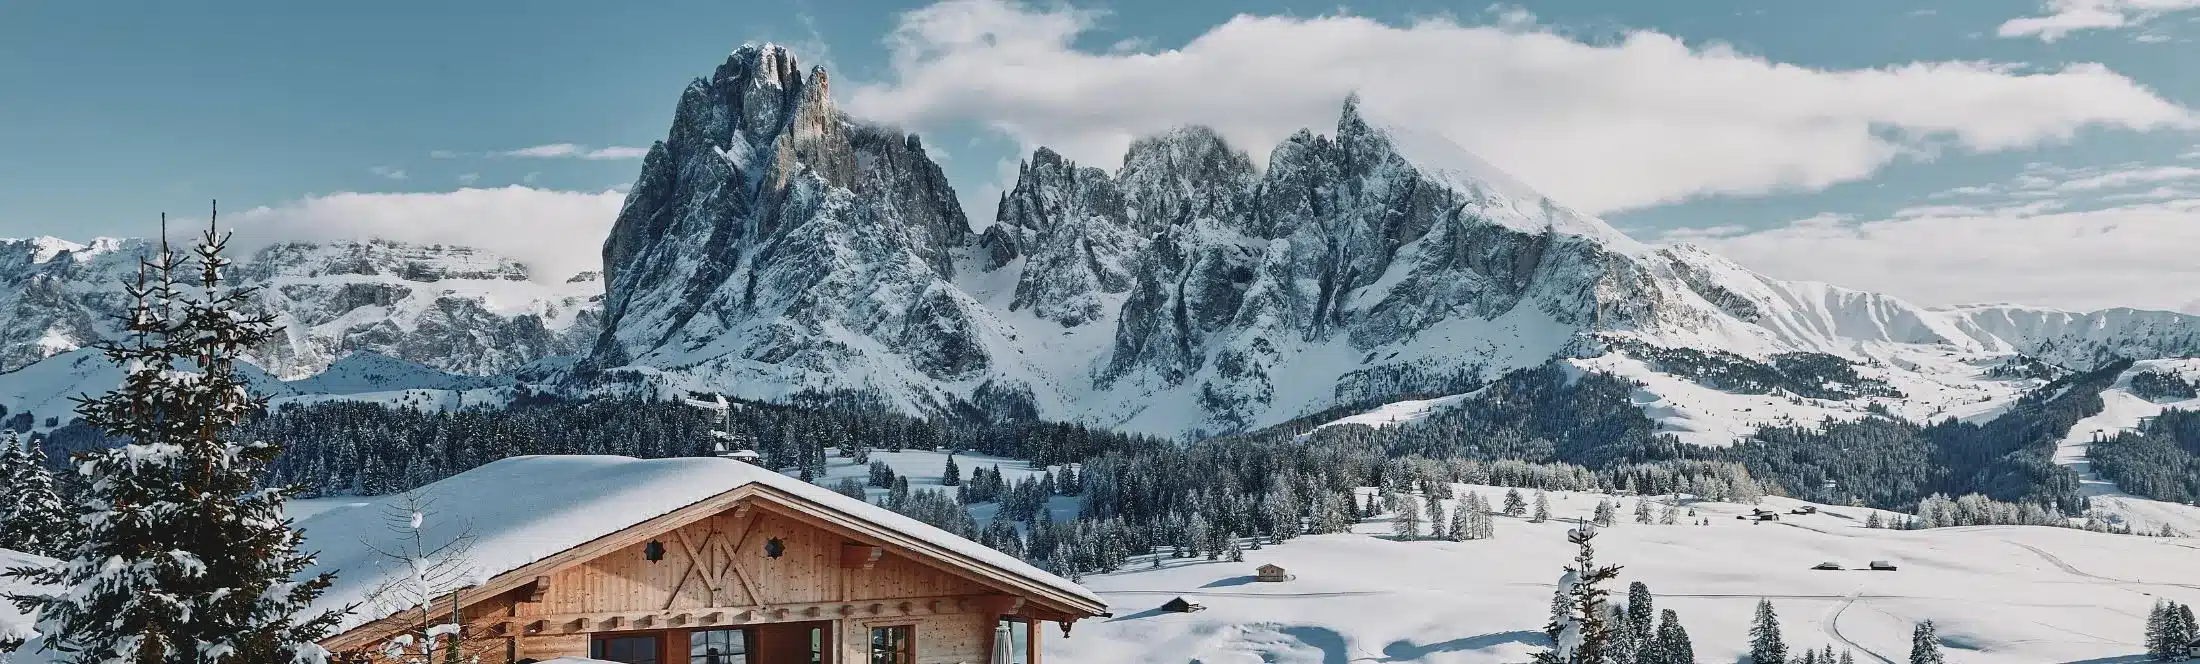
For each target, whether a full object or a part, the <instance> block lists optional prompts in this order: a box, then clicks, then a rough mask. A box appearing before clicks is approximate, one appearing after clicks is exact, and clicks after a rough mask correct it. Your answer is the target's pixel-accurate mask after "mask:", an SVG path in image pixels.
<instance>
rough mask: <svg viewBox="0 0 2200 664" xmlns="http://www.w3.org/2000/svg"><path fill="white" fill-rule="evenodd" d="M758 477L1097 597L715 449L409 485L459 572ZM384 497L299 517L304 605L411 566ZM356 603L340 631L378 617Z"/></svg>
mask: <svg viewBox="0 0 2200 664" xmlns="http://www.w3.org/2000/svg"><path fill="white" fill-rule="evenodd" d="M750 485H762V486H764V487H769V488H771V489H776V490H779V491H783V492H786V493H788V494H793V495H794V496H795V497H798V498H801V499H803V500H807V501H810V502H812V503H816V504H818V505H821V506H823V507H825V508H827V509H831V510H835V511H839V512H842V513H845V514H847V515H849V516H851V517H854V518H857V519H860V520H863V521H866V522H869V523H873V524H876V525H878V526H880V527H882V528H885V529H888V530H891V531H894V532H896V533H899V534H901V535H904V536H907V537H909V538H911V539H915V540H919V541H922V542H924V543H926V544H928V545H932V546H936V547H939V548H941V549H945V550H947V551H950V552H952V553H955V554H958V555H961V556H966V557H968V558H971V559H975V560H976V561H978V562H981V563H984V564H986V565H990V566H992V567H994V568H997V569H999V570H1001V571H1003V572H1006V573H1009V574H1014V575H1017V576H1020V577H1023V578H1025V579H1028V580H1029V581H1031V582H1034V583H1037V584H1040V585H1044V586H1046V587H1048V588H1050V589H1052V590H1055V591H1059V592H1061V593H1065V594H1067V595H1070V596H1074V597H1078V598H1082V599H1085V600H1089V601H1091V602H1093V603H1095V604H1100V605H1103V606H1104V605H1105V601H1104V600H1101V599H1100V598H1099V596H1098V595H1095V594H1093V593H1092V591H1090V590H1086V589H1085V588H1084V587H1082V586H1079V585H1077V584H1075V583H1071V582H1070V581H1068V580H1066V579H1063V578H1061V577H1058V576H1055V575H1053V574H1049V573H1047V572H1045V571H1042V570H1040V569H1038V568H1036V567H1032V566H1031V565H1029V564H1026V563H1024V562H1023V561H1021V560H1018V559H1016V558H1015V557H1013V556H1010V555H1008V554H1004V553H1001V552H999V551H995V550H993V549H991V548H988V547H986V546H983V545H980V544H978V543H976V542H972V541H970V540H966V539H963V538H961V537H957V536H955V535H954V534H952V533H948V532H947V531H944V530H940V529H938V528H935V527H932V526H930V525H927V524H925V523H923V522H920V521H917V520H915V519H911V518H909V517H906V516H902V515H900V514H897V513H894V512H892V511H890V510H887V509H885V508H882V507H878V506H876V505H872V504H870V503H866V502H863V501H861V500H856V499H853V498H849V497H847V496H843V495H841V494H839V493H836V492H833V491H831V490H828V489H826V488H824V487H820V486H816V485H813V484H810V483H807V482H803V481H801V480H798V479H795V478H792V477H788V476H785V475H781V474H779V473H776V472H772V471H771V470H767V469H764V468H760V467H757V466H755V465H752V464H747V463H742V462H740V461H735V460H732V459H720V458H708V457H700V458H678V459H648V460H644V459H635V458H631V457H622V456H522V457H513V458H509V459H504V460H501V461H496V462H493V463H489V464H487V465H483V466H481V467H479V468H475V469H473V470H469V471H466V472H464V473H460V474H458V475H456V476H453V477H450V478H447V479H444V480H442V481H439V482H436V483H434V484H430V485H427V486H425V487H422V488H420V489H419V490H418V491H417V493H419V494H420V495H422V496H424V497H425V498H426V499H427V500H430V501H433V505H432V507H431V509H430V510H429V513H427V514H425V515H424V519H423V523H422V525H421V528H422V529H423V530H424V532H425V536H426V538H427V541H429V542H431V543H434V542H443V541H448V540H449V539H450V538H452V537H455V536H458V535H460V534H461V533H468V532H470V533H471V535H472V537H473V538H474V544H473V548H472V550H471V551H470V552H469V554H468V556H467V558H468V560H469V562H470V564H471V566H472V569H471V574H470V575H469V580H468V582H469V583H481V582H485V581H487V580H488V579H490V578H491V577H494V576H496V575H498V574H503V573H505V572H509V571H512V570H516V569H519V568H520V567H524V566H526V565H528V564H529V563H533V562H535V561H538V560H541V559H543V558H547V557H550V556H551V555H554V554H557V553H559V552H561V551H565V550H567V549H571V548H573V547H576V546H580V545H582V544H585V543H587V542H589V541H590V540H594V539H596V538H599V537H603V536H605V535H610V534H612V533H616V532H619V531H621V530H625V529H627V528H629V527H632V526H635V525H638V524H640V523H642V522H645V521H648V520H650V519H653V518H656V517H658V516H662V515H664V514H668V513H671V512H673V511H676V510H679V509H680V508H683V507H686V506H688V505H692V504H694V503H697V502H699V501H702V500H704V499H707V498H710V497H712V496H716V495H719V494H722V493H725V492H727V491H732V490H734V489H739V488H742V487H746V486H750ZM393 499H394V497H388V496H385V497H380V498H371V499H365V500H362V501H361V502H360V503H358V504H353V505H346V506H343V507H338V508H334V509H330V510H327V511H324V512H320V513H317V514H314V515H312V516H310V517H307V518H305V519H302V520H300V521H299V522H298V524H297V525H298V528H299V529H301V530H303V531H304V532H305V538H306V549H307V550H309V551H314V552H317V553H318V555H319V560H318V562H317V565H316V567H315V568H314V569H312V570H309V571H308V573H309V574H312V573H319V572H322V571H334V572H336V581H335V584H334V585H332V586H330V588H329V590H328V592H326V593H324V594H323V595H322V596H321V598H320V600H319V601H317V602H316V603H315V608H316V609H319V608H335V607H341V606H344V605H348V604H363V602H364V600H365V599H366V598H367V597H368V596H369V595H370V594H371V593H372V592H373V591H374V590H375V589H377V588H381V587H385V586H386V585H388V584H389V582H390V581H392V580H394V579H398V578H401V577H406V576H409V575H410V573H411V572H410V569H409V568H408V567H407V566H406V565H404V564H403V563H402V562H401V561H395V560H390V559H388V558H387V557H385V556H383V555H382V554H379V553H377V552H376V551H375V549H377V548H380V549H383V550H397V549H396V548H395V544H394V541H395V540H396V538H397V537H398V533H397V532H395V531H392V530H390V529H389V528H388V525H387V524H388V522H387V520H388V518H389V516H390V511H389V509H387V507H386V506H387V505H389V504H390V501H392V500H393ZM376 613H378V610H377V609H376V608H375V607H370V606H364V605H362V606H360V607H359V609H358V610H357V611H354V612H353V613H352V614H351V615H349V616H347V617H346V618H345V620H344V621H343V623H342V625H341V627H340V628H339V630H340V631H341V630H349V629H351V628H354V627H358V626H360V625H363V624H365V623H367V622H370V621H372V620H375V619H377V618H381V617H383V616H381V615H373V614H376Z"/></svg>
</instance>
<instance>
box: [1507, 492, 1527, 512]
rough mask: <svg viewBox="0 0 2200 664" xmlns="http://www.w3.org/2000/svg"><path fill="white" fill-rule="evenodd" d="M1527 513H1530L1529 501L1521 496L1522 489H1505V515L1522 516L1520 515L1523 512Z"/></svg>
mask: <svg viewBox="0 0 2200 664" xmlns="http://www.w3.org/2000/svg"><path fill="white" fill-rule="evenodd" d="M1527 513H1528V503H1527V502H1526V501H1525V500H1523V499H1521V497H1520V490H1519V489H1506V490H1505V516H1520V515H1522V514H1527Z"/></svg>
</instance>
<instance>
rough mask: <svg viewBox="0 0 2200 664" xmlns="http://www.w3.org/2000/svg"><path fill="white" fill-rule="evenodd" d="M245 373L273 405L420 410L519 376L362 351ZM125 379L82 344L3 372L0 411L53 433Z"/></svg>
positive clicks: (490, 390)
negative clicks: (314, 367) (80, 405)
mask: <svg viewBox="0 0 2200 664" xmlns="http://www.w3.org/2000/svg"><path fill="white" fill-rule="evenodd" d="M242 367H243V368H242V370H243V371H244V372H245V375H246V377H247V379H248V380H250V381H251V384H252V386H253V389H254V391H255V392H256V393H257V394H258V395H260V396H263V397H267V398H268V401H269V403H270V404H271V405H276V406H280V405H284V404H294V403H316V402H322V401H332V400H343V401H370V402H376V403H385V404H389V405H402V406H411V407H417V408H430V409H453V408H458V407H462V406H466V405H474V406H480V405H484V404H500V403H504V402H506V401H509V400H510V398H511V396H510V391H511V388H510V386H511V385H512V380H511V379H509V378H504V377H499V376H465V375H459V374H452V373H447V372H443V371H438V370H435V369H432V368H428V367H424V366H421V365H418V364H413V363H411V362H406V361H403V360H398V359H394V358H390V357H388V356H385V355H381V354H379V353H373V352H360V353H355V354H352V355H350V356H347V357H345V358H344V359H341V360H338V361H336V363H334V364H332V365H330V366H329V368H328V369H327V370H326V371H323V372H321V373H318V374H312V375H309V376H307V377H305V378H301V379H298V380H291V381H282V380H276V379H275V377H273V376H270V375H268V374H267V372H265V371H263V370H261V369H260V368H259V367H258V366H257V365H254V364H250V363H246V364H244V365H242ZM121 383H122V370H121V369H120V368H118V367H116V366H115V365H114V363H112V362H110V361H108V359H107V357H106V356H105V355H103V354H101V353H100V352H99V351H98V350H95V349H90V348H80V349H76V350H71V351H67V352H64V353H61V354H59V355H55V356H53V357H50V358H47V359H45V360H42V361H40V362H37V363H34V364H31V365H30V366H27V367H23V368H21V369H17V370H15V371H10V372H7V373H0V408H5V409H6V411H5V412H6V413H7V416H8V417H9V418H14V419H11V420H10V421H9V422H8V424H9V425H10V426H17V427H19V428H25V429H36V430H41V431H42V430H47V429H52V428H53V427H55V426H58V425H62V424H67V423H68V422H70V421H72V420H75V419H76V401H75V397H78V396H81V395H87V394H88V395H98V394H102V393H105V392H106V391H108V390H111V389H114V388H115V386H116V385H120V384H121Z"/></svg>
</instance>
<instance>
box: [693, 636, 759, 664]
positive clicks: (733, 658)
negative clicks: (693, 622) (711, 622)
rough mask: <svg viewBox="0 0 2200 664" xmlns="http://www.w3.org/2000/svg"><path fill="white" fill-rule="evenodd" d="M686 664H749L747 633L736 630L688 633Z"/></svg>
mask: <svg viewBox="0 0 2200 664" xmlns="http://www.w3.org/2000/svg"><path fill="white" fill-rule="evenodd" d="M688 664H749V640H748V633H746V632H743V631H741V630H738V629H711V630H697V631H693V632H688Z"/></svg>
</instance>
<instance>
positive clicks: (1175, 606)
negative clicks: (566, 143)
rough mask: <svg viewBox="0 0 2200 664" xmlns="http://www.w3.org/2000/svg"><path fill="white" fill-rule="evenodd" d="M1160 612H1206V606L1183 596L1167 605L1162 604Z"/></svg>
mask: <svg viewBox="0 0 2200 664" xmlns="http://www.w3.org/2000/svg"><path fill="white" fill-rule="evenodd" d="M1161 610H1163V611H1168V612H1171V613H1191V612H1193V611H1205V610H1207V605H1205V604H1201V603H1199V600H1198V599H1195V598H1192V597H1189V596H1185V597H1178V598H1176V599H1172V600H1169V601H1168V603H1166V604H1162V605H1161Z"/></svg>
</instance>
